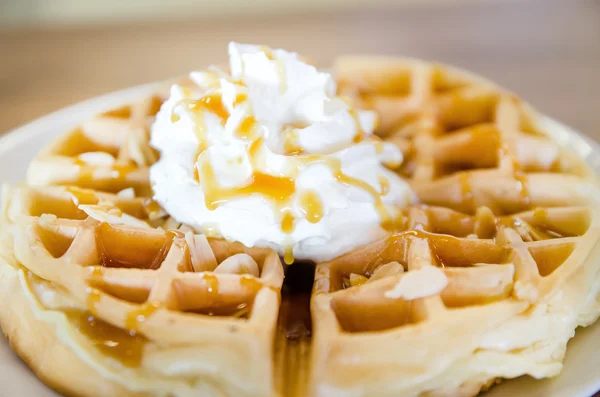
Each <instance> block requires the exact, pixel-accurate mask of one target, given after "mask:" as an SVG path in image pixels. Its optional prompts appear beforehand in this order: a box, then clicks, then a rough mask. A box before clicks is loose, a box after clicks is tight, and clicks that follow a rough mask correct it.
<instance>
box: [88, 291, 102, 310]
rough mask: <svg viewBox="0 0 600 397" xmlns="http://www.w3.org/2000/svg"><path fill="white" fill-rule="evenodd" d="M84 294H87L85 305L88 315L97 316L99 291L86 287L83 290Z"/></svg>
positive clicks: (100, 296)
mask: <svg viewBox="0 0 600 397" xmlns="http://www.w3.org/2000/svg"><path fill="white" fill-rule="evenodd" d="M85 292H86V293H87V298H86V302H85V305H86V306H87V308H88V310H89V311H90V313H92V314H93V315H94V316H95V315H96V314H97V311H96V305H97V304H98V302H100V299H101V298H102V295H101V294H100V291H98V290H97V289H95V288H92V287H87V288H86V289H85Z"/></svg>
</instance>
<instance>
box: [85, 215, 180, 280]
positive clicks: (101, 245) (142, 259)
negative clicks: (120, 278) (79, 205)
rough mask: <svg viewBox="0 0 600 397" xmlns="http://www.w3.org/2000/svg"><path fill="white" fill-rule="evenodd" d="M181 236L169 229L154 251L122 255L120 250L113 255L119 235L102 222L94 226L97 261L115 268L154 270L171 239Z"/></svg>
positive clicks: (169, 246) (166, 251) (163, 255)
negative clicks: (162, 241)
mask: <svg viewBox="0 0 600 397" xmlns="http://www.w3.org/2000/svg"><path fill="white" fill-rule="evenodd" d="M176 237H180V238H182V237H181V232H180V231H177V230H170V231H168V232H167V233H166V235H165V240H164V243H163V245H162V246H161V247H160V249H158V250H157V251H156V252H152V251H150V252H147V253H144V254H143V255H142V256H140V255H136V254H135V252H133V253H130V254H128V256H127V257H124V255H123V253H122V252H119V253H117V254H116V255H117V256H119V257H115V253H114V248H113V250H112V251H111V248H112V247H113V245H114V244H119V242H120V239H121V236H120V235H119V233H118V232H115V230H114V228H113V227H112V226H111V225H110V224H108V223H106V222H103V223H101V224H100V225H98V226H96V247H97V249H98V263H99V264H100V266H103V267H116V268H138V269H149V270H156V269H158V268H159V267H160V266H161V264H162V263H163V262H164V260H165V258H166V256H167V254H168V252H169V250H170V248H171V245H172V244H173V239H175V238H176Z"/></svg>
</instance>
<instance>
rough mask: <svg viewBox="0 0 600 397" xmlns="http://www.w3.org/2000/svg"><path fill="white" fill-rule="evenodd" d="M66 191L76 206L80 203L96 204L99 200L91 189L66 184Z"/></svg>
mask: <svg viewBox="0 0 600 397" xmlns="http://www.w3.org/2000/svg"><path fill="white" fill-rule="evenodd" d="M66 190H67V192H69V193H70V194H71V196H72V197H73V203H74V204H75V205H77V206H79V205H81V204H93V205H95V204H98V202H99V201H100V200H99V199H98V197H96V194H95V193H94V191H93V190H86V189H80V188H78V187H75V186H67V187H66Z"/></svg>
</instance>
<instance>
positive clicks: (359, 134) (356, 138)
mask: <svg viewBox="0 0 600 397" xmlns="http://www.w3.org/2000/svg"><path fill="white" fill-rule="evenodd" d="M348 113H350V116H352V119H353V120H354V126H355V128H356V135H354V138H353V139H352V142H354V143H360V142H362V141H364V139H365V132H364V131H363V129H362V127H361V125H360V119H359V118H358V112H357V111H356V108H355V107H354V106H352V105H351V104H350V109H348Z"/></svg>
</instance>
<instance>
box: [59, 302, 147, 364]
mask: <svg viewBox="0 0 600 397" xmlns="http://www.w3.org/2000/svg"><path fill="white" fill-rule="evenodd" d="M65 314H67V316H68V317H69V319H70V321H71V323H72V324H73V325H74V326H75V328H76V329H77V331H78V332H80V333H81V334H82V335H85V336H86V338H87V339H88V341H89V342H90V343H91V344H92V345H93V346H94V347H95V348H96V349H97V350H98V351H99V352H100V353H102V354H104V355H106V356H108V357H111V358H114V359H116V360H118V361H119V362H121V364H123V365H124V366H126V367H138V366H139V365H140V364H141V362H142V358H143V353H144V346H145V344H146V342H147V339H146V338H144V337H143V336H141V335H130V334H129V332H127V331H125V330H123V329H121V328H118V327H115V326H114V325H111V324H109V323H107V322H105V321H102V320H100V319H99V318H96V317H95V316H94V315H93V314H91V313H89V312H72V313H65Z"/></svg>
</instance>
